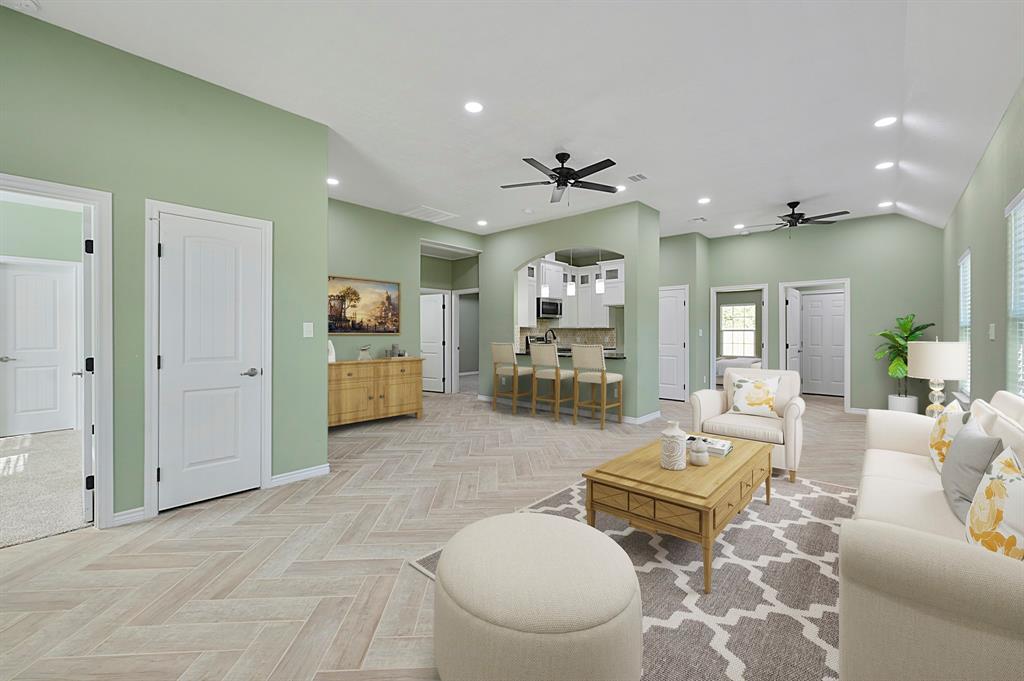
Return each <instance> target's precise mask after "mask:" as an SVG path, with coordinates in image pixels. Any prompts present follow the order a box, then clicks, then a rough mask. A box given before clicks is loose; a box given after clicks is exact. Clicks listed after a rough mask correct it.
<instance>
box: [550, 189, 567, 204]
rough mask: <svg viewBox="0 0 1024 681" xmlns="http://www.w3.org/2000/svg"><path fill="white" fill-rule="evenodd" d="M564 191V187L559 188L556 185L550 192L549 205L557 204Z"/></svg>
mask: <svg viewBox="0 0 1024 681" xmlns="http://www.w3.org/2000/svg"><path fill="white" fill-rule="evenodd" d="M565 189H566V188H565V187H559V186H557V185H556V186H555V188H554V189H552V190H551V203H558V202H559V201H561V200H562V194H564V193H565Z"/></svg>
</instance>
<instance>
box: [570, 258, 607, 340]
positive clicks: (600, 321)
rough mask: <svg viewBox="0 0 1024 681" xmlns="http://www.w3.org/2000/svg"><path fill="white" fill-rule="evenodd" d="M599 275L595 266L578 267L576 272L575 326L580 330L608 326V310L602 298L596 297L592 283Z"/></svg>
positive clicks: (598, 270) (598, 269)
mask: <svg viewBox="0 0 1024 681" xmlns="http://www.w3.org/2000/svg"><path fill="white" fill-rule="evenodd" d="M599 273H600V268H599V267H597V266H596V265H594V266H592V267H580V268H578V272H577V287H576V292H577V298H578V299H579V300H577V301H576V307H577V326H579V327H580V328H584V329H587V328H604V327H607V326H608V308H607V307H605V306H604V304H603V302H602V299H603V296H601V295H598V294H597V292H596V290H595V287H594V283H595V282H596V281H597V277H598V275H599Z"/></svg>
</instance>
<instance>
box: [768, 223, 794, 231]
mask: <svg viewBox="0 0 1024 681" xmlns="http://www.w3.org/2000/svg"><path fill="white" fill-rule="evenodd" d="M783 227H789V225H788V224H786V225H779V226H778V227H776V228H775V229H772V230H769V231H772V232H777V231H779V230H780V229H782V228H783Z"/></svg>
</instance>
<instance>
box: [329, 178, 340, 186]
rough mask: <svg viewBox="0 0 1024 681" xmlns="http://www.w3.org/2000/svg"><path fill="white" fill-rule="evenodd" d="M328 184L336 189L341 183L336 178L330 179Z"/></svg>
mask: <svg viewBox="0 0 1024 681" xmlns="http://www.w3.org/2000/svg"><path fill="white" fill-rule="evenodd" d="M327 184H329V185H331V186H332V187H334V186H336V185H338V184H340V182H339V180H338V178H336V177H328V178H327Z"/></svg>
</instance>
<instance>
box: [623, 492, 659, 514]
mask: <svg viewBox="0 0 1024 681" xmlns="http://www.w3.org/2000/svg"><path fill="white" fill-rule="evenodd" d="M629 512H630V513H635V514H636V515H638V516H643V517H644V518H654V499H652V498H650V497H645V496H644V495H642V494H633V493H632V492H630V493H629Z"/></svg>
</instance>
